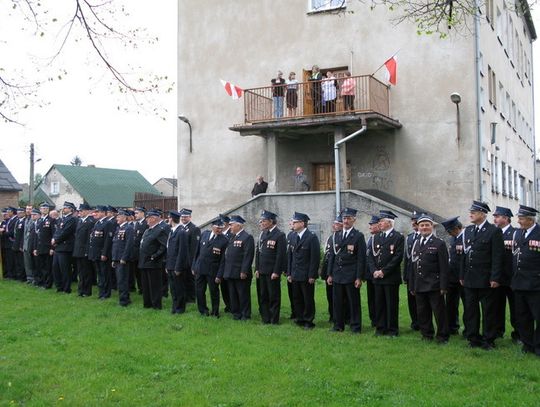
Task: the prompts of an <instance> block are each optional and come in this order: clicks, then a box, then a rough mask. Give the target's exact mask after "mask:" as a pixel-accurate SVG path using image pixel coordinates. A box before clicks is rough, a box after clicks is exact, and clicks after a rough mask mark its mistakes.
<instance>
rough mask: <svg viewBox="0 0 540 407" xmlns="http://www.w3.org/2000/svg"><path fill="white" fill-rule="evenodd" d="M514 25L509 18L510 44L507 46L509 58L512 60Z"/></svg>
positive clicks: (508, 37)
mask: <svg viewBox="0 0 540 407" xmlns="http://www.w3.org/2000/svg"><path fill="white" fill-rule="evenodd" d="M513 33H514V23H513V21H512V18H511V17H508V36H507V39H508V44H507V45H506V48H507V50H508V57H509V58H510V59H512V56H513V55H514V44H513V43H514V36H513Z"/></svg>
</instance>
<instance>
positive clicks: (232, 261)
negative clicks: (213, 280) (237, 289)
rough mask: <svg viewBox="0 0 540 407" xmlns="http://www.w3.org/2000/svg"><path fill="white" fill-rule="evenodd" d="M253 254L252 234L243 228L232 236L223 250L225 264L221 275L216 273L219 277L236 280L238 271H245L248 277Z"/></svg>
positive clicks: (238, 275)
mask: <svg viewBox="0 0 540 407" xmlns="http://www.w3.org/2000/svg"><path fill="white" fill-rule="evenodd" d="M254 256H255V241H254V240H253V236H251V235H250V234H249V233H247V232H246V231H245V230H242V231H240V233H238V234H237V235H236V236H233V237H232V238H231V240H229V243H228V245H227V249H226V250H225V266H224V267H223V276H222V275H221V274H218V277H219V278H222V277H223V278H225V279H227V280H228V279H232V280H238V279H240V273H245V274H247V275H248V277H249V276H250V275H251V265H252V263H253V257H254Z"/></svg>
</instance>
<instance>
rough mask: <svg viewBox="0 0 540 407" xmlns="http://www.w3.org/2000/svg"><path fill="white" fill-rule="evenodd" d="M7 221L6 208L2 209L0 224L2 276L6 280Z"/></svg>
mask: <svg viewBox="0 0 540 407" xmlns="http://www.w3.org/2000/svg"><path fill="white" fill-rule="evenodd" d="M8 220H9V215H8V213H7V208H2V222H1V223H0V250H1V251H2V276H3V277H4V278H8V276H7V275H6V225H7V221H8Z"/></svg>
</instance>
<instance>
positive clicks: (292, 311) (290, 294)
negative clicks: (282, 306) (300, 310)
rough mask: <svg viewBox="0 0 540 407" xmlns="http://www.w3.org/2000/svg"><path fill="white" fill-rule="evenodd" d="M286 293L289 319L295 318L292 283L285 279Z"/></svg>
mask: <svg viewBox="0 0 540 407" xmlns="http://www.w3.org/2000/svg"><path fill="white" fill-rule="evenodd" d="M287 295H288V296H289V302H290V304H291V319H296V312H295V309H294V297H293V283H289V280H287Z"/></svg>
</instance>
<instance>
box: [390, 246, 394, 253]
mask: <svg viewBox="0 0 540 407" xmlns="http://www.w3.org/2000/svg"><path fill="white" fill-rule="evenodd" d="M390 254H394V245H393V244H391V245H390Z"/></svg>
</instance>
